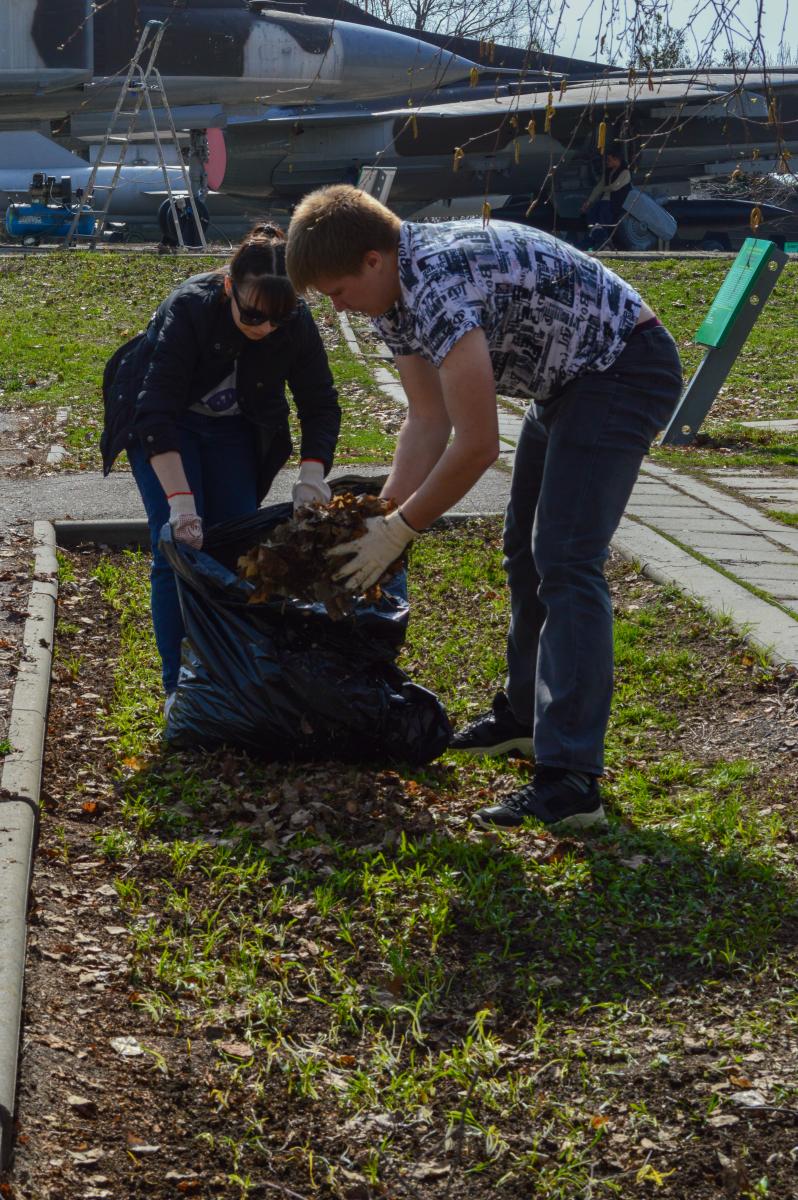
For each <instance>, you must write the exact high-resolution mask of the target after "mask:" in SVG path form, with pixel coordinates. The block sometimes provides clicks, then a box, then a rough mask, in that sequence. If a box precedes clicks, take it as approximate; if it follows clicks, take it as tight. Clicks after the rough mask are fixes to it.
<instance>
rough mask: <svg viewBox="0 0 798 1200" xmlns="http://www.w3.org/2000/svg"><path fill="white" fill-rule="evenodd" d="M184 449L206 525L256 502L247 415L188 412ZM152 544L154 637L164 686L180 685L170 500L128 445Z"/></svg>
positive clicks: (242, 512)
mask: <svg viewBox="0 0 798 1200" xmlns="http://www.w3.org/2000/svg"><path fill="white" fill-rule="evenodd" d="M179 434H180V455H181V458H182V459H183V467H184V469H185V472H186V477H187V479H188V482H189V486H190V488H191V490H192V492H193V493H194V501H195V504H196V506H197V512H198V513H199V515H200V516H201V517H202V520H203V525H204V526H205V527H206V528H207V527H208V526H209V525H216V524H217V523H218V522H220V521H230V520H232V519H233V518H234V517H241V516H245V515H246V514H247V513H251V512H254V511H255V509H256V508H257V507H258V495H257V482H256V478H257V477H256V466H257V462H256V456H255V438H254V437H253V433H252V425H251V424H249V422H247V421H246V420H245V419H244V417H241V416H233V417H206V416H204V415H203V414H202V413H192V412H189V413H185V414H184V415H183V416H182V417H181V419H180V425H179ZM128 458H129V459H130V465H131V469H132V471H133V475H134V477H135V480H136V483H137V485H138V489H139V492H140V493H141V498H142V500H143V501H144V507H145V509H146V511H147V522H148V524H149V527H150V541H151V544H152V565H151V569H150V588H151V591H150V595H151V605H152V623H153V627H154V629H155V643H156V645H157V647H158V653H159V654H160V656H161V664H162V677H163V686H164V690H165V691H166V692H173V691H174V690H175V688H176V687H177V676H178V672H179V670H180V643H181V641H182V639H183V634H184V628H183V617H182V615H181V612H180V603H179V600H178V596H177V583H176V581H175V576H174V572H173V570H172V568H171V567H170V566H169V564H168V562H167V561H166V559H165V558H164V557H163V555H162V554H161V553H160V551H159V549H158V539H159V537H160V534H161V529H162V528H163V526H164V525H165V524H166V522H167V521H168V520H169V503H168V501H167V499H166V496H165V495H164V490H163V488H162V487H161V485H160V483H159V482H158V478H157V476H156V474H155V472H154V471H153V469H152V467H151V466H150V461H149V458H148V457H147V455H146V454H145V452H144V450H143V449H142V447H141V446H138V445H137V446H135V447H133V448H132V449H131V450H129V451H128Z"/></svg>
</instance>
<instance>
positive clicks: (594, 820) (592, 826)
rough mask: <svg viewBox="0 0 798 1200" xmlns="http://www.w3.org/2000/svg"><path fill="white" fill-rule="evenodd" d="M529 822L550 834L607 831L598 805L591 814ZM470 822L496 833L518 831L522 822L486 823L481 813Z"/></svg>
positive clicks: (574, 814) (602, 811) (606, 822)
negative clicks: (508, 830) (541, 827)
mask: <svg viewBox="0 0 798 1200" xmlns="http://www.w3.org/2000/svg"><path fill="white" fill-rule="evenodd" d="M526 819H527V820H530V821H537V823H538V824H539V825H542V826H543V828H544V829H550V830H551V832H552V833H578V832H580V831H584V830H590V832H591V833H605V832H606V830H607V829H609V823H608V821H607V816H606V813H605V812H604V806H603V805H602V804H600V805H599V806H598V808H594V809H592V810H591V812H581V813H572V814H571V816H569V817H563V818H562V820H560V821H551V822H547V821H542V820H541V819H540V818H539V817H532V816H530V817H528V818H526ZM471 820H472V822H473V823H474V824H475V825H479V827H480V829H488V830H492V831H494V832H495V831H496V830H497V829H520V828H521V827H522V826H523V824H524V822H523V821H519V822H518V823H517V824H507V825H502V824H500V823H499V822H498V821H486V820H485V819H484V818H483V816H482V813H481V812H475V813H473V814H472V816H471Z"/></svg>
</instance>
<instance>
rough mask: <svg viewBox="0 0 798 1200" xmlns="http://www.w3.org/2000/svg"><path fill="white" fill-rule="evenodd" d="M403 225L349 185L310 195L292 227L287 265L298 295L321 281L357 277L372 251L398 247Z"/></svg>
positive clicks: (375, 201)
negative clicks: (347, 276) (345, 276)
mask: <svg viewBox="0 0 798 1200" xmlns="http://www.w3.org/2000/svg"><path fill="white" fill-rule="evenodd" d="M400 225H401V221H400V220H399V218H398V217H397V215H396V213H392V212H391V210H390V209H389V208H386V207H385V205H384V204H380V202H379V200H375V199H374V197H373V196H369V195H368V193H367V192H361V191H360V190H359V188H355V187H350V186H349V185H348V184H343V183H342V184H333V186H332V187H323V188H318V189H317V191H315V192H310V193H308V195H307V196H305V197H304V198H303V199H302V200H301V201H300V202H299V204H298V205H297V206H296V208H295V209H294V215H293V216H292V217H291V224H290V225H289V226H288V245H287V247H286V255H285V261H286V267H287V269H288V275H289V277H290V279H291V282H292V283H293V285H294V287H295V288H296V290H297V291H298V292H304V291H306V290H307V288H309V287H313V285H314V284H316V283H318V282H319V281H320V280H322V279H340V278H341V277H342V276H344V275H358V274H359V273H360V271H361V269H362V266H363V259H364V258H365V256H366V254H367V253H368V252H369V250H380V251H383V252H386V253H387V252H388V251H391V250H395V249H396V247H397V246H398V245H399V227H400Z"/></svg>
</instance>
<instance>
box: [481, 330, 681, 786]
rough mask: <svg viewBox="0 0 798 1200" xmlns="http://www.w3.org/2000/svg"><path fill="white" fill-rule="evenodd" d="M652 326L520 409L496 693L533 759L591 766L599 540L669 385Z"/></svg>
mask: <svg viewBox="0 0 798 1200" xmlns="http://www.w3.org/2000/svg"><path fill="white" fill-rule="evenodd" d="M681 385H682V376H681V364H680V362H679V354H678V351H677V349H676V345H675V343H674V341H673V339H672V338H671V336H670V334H669V333H668V332H667V330H665V329H664V328H663V327H662V326H657V327H654V328H652V329H650V330H644V331H643V332H641V333H633V334H632V336H631V337H630V339H629V342H628V344H627V346H626V347H625V349H624V350H623V351H622V353H621V354H620V356H619V357H618V359H617V360H616V361H615V363H613V365H612V366H611V367H610V369H609V370H608V371H602V372H593V373H591V374H587V375H583V376H581V377H580V378H578V379H576V380H574V381H573V382H572V383H570V384H569V385H568V386H567V387H566V388H564V389H563V392H562V393H561V394H560V395H559V396H558V397H557V398H556V400H554V401H553V402H552V403H551V404H550V405H546V406H543V407H541V406H532V407H531V408H530V409H529V410H528V411H527V413H526V416H525V417H524V423H523V427H522V431H521V436H520V438H519V441H518V448H517V451H516V456H515V467H514V469H513V478H512V484H511V488H510V503H509V505H508V508H507V515H506V519H505V528H504V567H505V570H506V572H507V579H508V583H509V587H510V604H511V620H510V631H509V634H508V640H507V670H508V675H507V696H508V699H509V702H510V707H511V709H512V711H513V713H514V714H515V716H516V718H517V719H518V720H519V721H521V722H524V723H526V724H528V725H529V726H530V727H531V728H532V731H533V746H534V754H535V761H536V762H537V763H541V764H543V765H547V766H552V767H566V768H570V769H573V770H579V771H585V772H587V773H590V774H593V775H600V774H601V773H602V771H603V769H604V738H605V734H606V730H607V723H608V721H609V714H610V700H611V697H612V686H613V642H612V604H611V601H610V595H609V588H608V587H607V582H606V580H605V578H604V563H605V561H606V559H607V556H608V554H609V545H610V541H611V539H612V537H613V535H614V533H615V530H616V529H617V527H618V523H619V522H620V519H621V516H622V515H623V511H624V509H625V507H626V503H627V501H628V499H629V496H630V494H631V491H632V488H633V487H634V483H635V480H636V478H637V475H638V471H639V469H640V464H641V462H642V461H643V457H644V456H645V454H646V453H647V452H648V450H649V448H650V446H651V443H652V441H653V439H654V437H655V436H656V434H657V433H658V432H659V431H660V430H662V429H664V428H665V426H666V425H667V423H668V420H669V418H670V417H671V415H672V413H673V410H674V408H675V406H676V402H677V400H678V399H679V395H680V393H681Z"/></svg>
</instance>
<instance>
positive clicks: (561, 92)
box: [222, 68, 798, 215]
mask: <svg viewBox="0 0 798 1200" xmlns="http://www.w3.org/2000/svg"><path fill="white" fill-rule="evenodd" d="M488 90H489V91H490V92H491V94H490V95H487V96H486V95H484V94H483V95H478V94H476V93H475V94H474V95H473V97H472V98H470V99H465V100H464V99H456V100H454V101H452V100H450V99H449V98H448V97H447V94H446V92H447V89H442V90H441V91H440V92H439V93H438V94H436V98H435V99H434V100H433V101H432V102H428V103H425V104H420V105H414V106H411V107H408V106H407V105H406V104H405V105H403V106H401V107H400V106H398V105H397V106H382V105H362V104H348V105H327V106H320V105H317V106H313V107H308V106H304V107H297V108H295V109H285V108H283V109H282V110H279V109H272V110H270V111H268V112H267V113H264V114H262V115H260V116H258V115H256V114H252V115H249V116H244V115H241V114H238V115H236V114H231V116H230V118H229V120H228V122H227V125H226V128H225V130H224V137H225V141H226V144H227V153H228V166H227V172H226V175H225V179H224V183H223V185H222V186H223V187H224V189H225V190H227V191H230V192H232V193H236V194H239V195H246V196H254V195H259V196H261V197H262V196H264V195H265V194H268V195H271V196H274V197H281V198H282V199H284V200H289V201H290V200H295V199H297V198H298V197H300V196H301V195H303V194H304V193H305V192H306V191H308V190H309V189H310V188H312V187H318V186H320V185H323V184H325V183H330V182H334V181H339V180H342V179H345V178H347V175H348V174H351V173H352V170H353V168H354V167H355V166H359V165H363V164H375V163H376V164H378V165H380V166H382V167H392V168H396V176H395V180H394V184H393V187H392V190H391V193H390V202H391V205H392V206H394V207H396V208H397V211H400V212H401V211H411V210H413V209H415V208H418V207H419V206H420V205H422V204H425V203H428V202H430V201H432V200H436V201H440V200H446V199H456V198H458V197H464V196H480V195H484V194H493V193H499V194H505V195H515V196H518V195H519V194H524V193H526V194H527V195H528V196H529V197H530V199H533V198H534V196H535V195H536V193H537V192H538V191H539V190H540V189H541V188H542V187H543V186H544V184H547V183H548V184H550V185H551V187H550V188H548V189H547V191H550V192H553V193H554V196H555V199H556V203H557V205H558V207H559V208H560V210H561V211H563V212H565V213H566V214H567V215H573V214H574V213H576V212H578V209H579V205H580V204H581V202H582V200H583V199H584V197H585V195H586V194H587V192H588V191H589V190H590V187H591V186H592V183H593V180H594V178H595V168H596V159H597V155H598V153H599V148H600V146H601V145H602V144H603V145H609V144H610V142H611V141H612V140H615V139H620V140H621V141H622V142H623V144H624V145H625V147H626V149H627V154H628V156H629V158H630V159H631V160H632V162H633V165H634V172H635V179H636V182H638V183H639V184H643V185H644V186H646V187H647V188H650V190H652V191H655V192H656V191H659V192H660V193H663V194H668V193H674V194H675V193H683V192H685V191H688V190H689V179H690V178H691V177H695V176H698V175H702V174H712V173H718V172H719V171H729V172H731V171H733V170H735V169H737V168H738V167H742V168H748V169H751V168H753V169H755V170H757V171H759V172H760V173H764V172H765V171H766V170H768V169H778V168H779V167H781V169H787V170H789V169H790V168H789V155H790V153H791V151H792V152H793V153H794V152H795V151H796V150H797V149H798V146H797V145H796V141H795V139H796V136H798V135H796V132H795V131H796V129H798V68H783V69H779V70H773V71H771V72H769V73H768V74H767V75H764V74H762V73H761V72H758V73H748V74H747V75H746V76H745V78H744V79H741V78H740V77H739V76H735V75H734V74H733V73H729V72H723V71H715V70H707V71H703V72H701V73H700V74H696V73H687V72H679V71H655V72H651V73H644V74H643V75H642V77H641V76H638V77H635V78H630V77H629V75H628V74H627V73H623V74H620V73H611V74H609V75H607V76H606V77H604V78H600V79H592V80H584V79H583V80H580V81H577V82H574V83H569V82H567V81H565V82H564V83H563V82H562V81H561V80H556V79H553V80H551V81H546V83H545V85H544V86H542V87H541V83H540V82H539V81H536V82H535V83H533V84H531V85H529V84H526V83H525V84H523V85H521V86H518V85H516V86H513V85H509V84H499V85H490V87H489V89H488ZM454 91H457V92H458V93H459V96H460V97H462V94H463V89H462V88H460V89H448V92H449V94H450V95H451V93H452V92H454ZM602 125H603V129H602Z"/></svg>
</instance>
